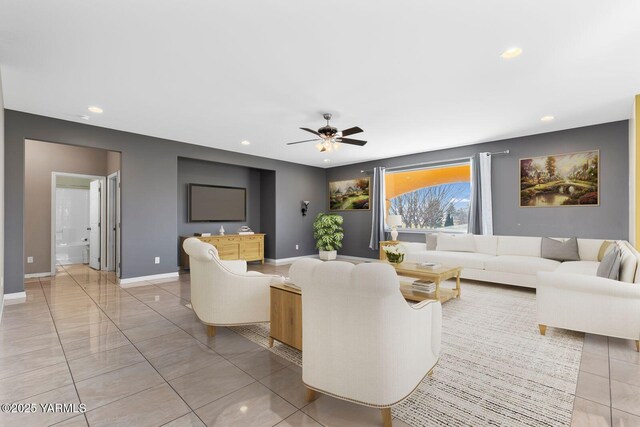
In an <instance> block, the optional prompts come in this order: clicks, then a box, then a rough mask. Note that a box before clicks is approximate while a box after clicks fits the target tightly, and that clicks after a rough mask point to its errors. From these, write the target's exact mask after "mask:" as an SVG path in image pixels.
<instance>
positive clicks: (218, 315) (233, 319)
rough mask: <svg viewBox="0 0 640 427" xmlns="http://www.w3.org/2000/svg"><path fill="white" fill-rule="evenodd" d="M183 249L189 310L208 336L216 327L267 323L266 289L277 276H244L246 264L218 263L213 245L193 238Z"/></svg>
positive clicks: (224, 261) (250, 272)
mask: <svg viewBox="0 0 640 427" xmlns="http://www.w3.org/2000/svg"><path fill="white" fill-rule="evenodd" d="M183 247H184V250H185V252H186V253H187V254H188V255H189V263H190V265H191V306H192V307H193V311H194V312H195V313H196V315H197V316H198V318H199V319H200V321H202V323H204V324H205V325H207V330H208V334H209V336H214V335H215V333H216V329H215V327H216V326H231V325H244V324H252V323H261V322H268V321H269V286H270V285H271V283H273V282H278V281H282V278H281V277H280V276H272V275H266V274H262V273H259V272H254V271H249V272H247V262H246V261H244V260H233V261H226V260H221V259H220V258H219V257H218V251H217V249H216V248H215V247H214V246H213V245H210V244H208V243H204V242H201V241H200V240H198V239H196V238H189V239H186V240H185V241H184V243H183Z"/></svg>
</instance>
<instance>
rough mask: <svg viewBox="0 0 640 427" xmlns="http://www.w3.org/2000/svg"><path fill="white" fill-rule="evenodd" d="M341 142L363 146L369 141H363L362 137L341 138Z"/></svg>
mask: <svg viewBox="0 0 640 427" xmlns="http://www.w3.org/2000/svg"><path fill="white" fill-rule="evenodd" d="M340 142H341V143H342V144H351V145H359V146H361V147H362V146H363V145H364V144H366V143H367V141H363V140H361V139H351V138H340Z"/></svg>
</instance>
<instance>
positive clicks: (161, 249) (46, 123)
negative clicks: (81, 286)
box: [4, 110, 326, 293]
mask: <svg viewBox="0 0 640 427" xmlns="http://www.w3.org/2000/svg"><path fill="white" fill-rule="evenodd" d="M212 137H213V136H212ZM25 139H33V140H40V141H48V142H58V143H65V144H71V145H77V146H86V147H95V148H102V149H106V150H112V151H119V152H120V153H121V155H122V158H121V182H122V192H121V197H122V252H121V254H122V278H132V277H140V276H148V275H155V274H164V273H173V272H176V271H178V265H177V256H176V255H177V242H178V186H177V182H178V157H185V158H197V159H201V160H205V161H210V162H218V163H225V164H231V165H238V166H244V167H248V168H254V169H264V170H272V171H274V173H275V190H276V191H275V192H274V193H275V203H276V206H277V212H276V214H275V227H274V230H275V231H276V234H275V236H272V237H273V238H274V240H275V242H274V253H273V254H271V257H274V258H278V259H280V258H289V257H294V256H301V255H310V254H312V253H314V252H315V249H314V241H313V233H312V229H311V223H312V218H313V217H314V216H315V215H317V213H318V212H320V211H321V210H322V209H323V208H324V203H325V202H324V200H325V198H326V193H325V191H326V173H325V170H324V169H321V168H314V167H310V166H304V165H298V164H294V163H289V162H283V161H278V160H272V159H267V158H263V157H257V156H250V155H246V154H242V153H235V152H230V151H224V150H218V149H214V148H208V147H203V146H198V145H191V144H186V143H182V142H177V141H171V140H166V139H161V138H154V137H151V136H145V135H139V134H134V133H129V132H122V131H117V130H113V129H107V128H101V127H97V126H91V125H87V124H83V123H76V122H69V121H64V120H59V119H53V118H50V117H44V116H38V115H34V114H28V113H22V112H18V111H13V110H5V156H6V158H5V168H6V169H5V179H6V182H7V185H8V188H9V191H7V192H6V193H5V206H6V210H5V214H6V219H5V227H4V230H5V233H6V234H5V241H6V244H7V247H8V248H11V250H9V251H6V252H5V258H4V259H5V266H6V267H7V268H6V269H5V274H4V277H5V293H12V292H20V291H22V290H23V277H24V266H23V262H24V257H25V254H24V237H23V230H24V201H25V193H24V169H25V168H24V160H25V158H24V150H25V143H24V141H25ZM282 148H283V149H286V147H285V145H284V142H283V147H282ZM301 200H312V201H313V203H312V206H311V207H310V211H309V216H307V217H304V218H303V217H302V215H301V214H300V201H301ZM295 244H299V250H297V251H296V249H295ZM156 256H159V257H160V260H161V262H160V264H154V257H156Z"/></svg>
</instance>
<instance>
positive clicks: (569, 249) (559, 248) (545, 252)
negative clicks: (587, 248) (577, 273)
mask: <svg viewBox="0 0 640 427" xmlns="http://www.w3.org/2000/svg"><path fill="white" fill-rule="evenodd" d="M540 252H541V255H542V258H547V259H555V260H556V261H580V255H579V254H578V239H577V238H575V237H572V238H570V239H567V240H564V241H560V240H556V239H550V238H549V237H543V238H542V246H541V249H540Z"/></svg>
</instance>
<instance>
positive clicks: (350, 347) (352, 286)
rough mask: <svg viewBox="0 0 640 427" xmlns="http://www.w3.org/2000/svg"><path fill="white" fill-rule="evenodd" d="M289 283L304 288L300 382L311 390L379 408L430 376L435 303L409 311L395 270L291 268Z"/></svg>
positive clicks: (436, 351)
mask: <svg viewBox="0 0 640 427" xmlns="http://www.w3.org/2000/svg"><path fill="white" fill-rule="evenodd" d="M289 275H290V276H291V281H292V282H293V283H295V284H297V285H298V286H300V287H301V288H302V307H303V309H302V330H303V334H302V380H303V382H304V383H305V385H306V387H307V400H313V399H314V398H315V391H318V392H320V393H324V394H327V395H330V396H333V397H336V398H339V399H343V400H347V401H351V402H355V403H358V404H361V405H365V406H370V407H375V408H380V409H382V417H383V422H384V425H385V426H390V425H391V409H390V408H391V406H393V405H395V404H396V403H398V402H400V401H402V400H403V399H404V398H406V397H407V396H408V395H409V394H411V393H412V392H413V391H414V390H415V388H416V387H417V386H418V384H420V382H421V381H422V380H423V379H424V377H425V376H426V375H427V374H428V373H430V372H431V371H432V369H433V367H434V366H435V364H436V363H437V361H438V358H439V356H440V340H441V333H442V307H441V305H440V302H439V301H432V300H429V301H424V302H422V303H420V304H417V305H414V306H413V307H412V306H410V305H409V304H408V303H407V302H406V301H405V300H404V298H403V297H402V294H401V293H400V289H399V286H400V285H399V282H398V277H397V274H396V272H395V270H394V269H393V267H391V266H389V265H386V264H382V263H364V264H359V265H353V264H351V263H347V262H341V261H332V262H322V261H319V260H315V259H301V260H298V261H296V262H295V263H294V264H293V265H292V266H291V268H290V270H289Z"/></svg>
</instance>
